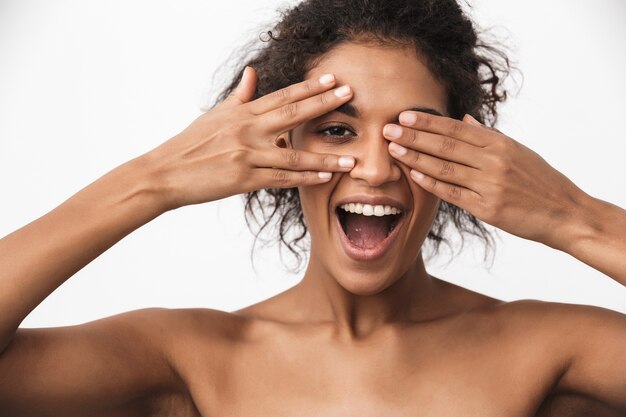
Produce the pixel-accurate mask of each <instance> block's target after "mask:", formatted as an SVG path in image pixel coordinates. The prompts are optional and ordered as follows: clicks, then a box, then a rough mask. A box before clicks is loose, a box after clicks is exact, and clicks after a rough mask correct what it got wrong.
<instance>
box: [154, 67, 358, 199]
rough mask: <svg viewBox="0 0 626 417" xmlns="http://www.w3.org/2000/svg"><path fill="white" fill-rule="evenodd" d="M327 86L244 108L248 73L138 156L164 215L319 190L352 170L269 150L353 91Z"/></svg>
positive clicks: (251, 82) (290, 91) (340, 160)
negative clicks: (256, 194)
mask: <svg viewBox="0 0 626 417" xmlns="http://www.w3.org/2000/svg"><path fill="white" fill-rule="evenodd" d="M334 84H335V78H334V76H332V75H326V76H323V77H321V78H320V79H319V80H305V81H303V82H301V83H298V84H294V85H291V86H289V87H286V88H284V89H281V90H278V91H276V92H273V93H271V94H268V95H266V96H263V97H260V98H258V99H257V100H254V101H250V100H251V98H252V97H253V95H254V91H255V88H256V73H255V71H254V69H253V68H251V67H247V68H246V70H245V71H244V74H243V76H242V79H241V81H240V83H239V85H238V87H237V89H236V90H234V91H233V93H231V94H230V96H229V97H228V98H227V99H226V100H224V101H223V102H222V103H220V104H219V105H217V106H216V107H214V108H213V109H211V110H210V111H208V112H206V113H204V114H202V115H201V116H199V117H198V118H197V119H196V120H194V121H193V122H192V123H191V125H189V126H188V127H187V128H186V129H185V130H183V131H182V132H181V133H179V134H178V135H176V136H174V137H173V138H171V139H169V140H168V141H166V142H164V143H162V144H161V145H159V146H158V147H156V148H154V149H153V150H151V151H150V152H148V153H146V154H144V155H143V156H144V157H146V158H148V160H149V161H150V166H151V167H152V168H154V169H155V170H156V176H157V181H159V185H160V186H161V188H162V190H163V198H164V200H165V201H163V203H164V207H165V209H166V210H172V209H176V208H178V207H182V206H185V205H190V204H198V203H204V202H209V201H214V200H218V199H221V198H225V197H229V196H232V195H236V194H240V193H244V192H249V191H253V190H259V189H263V188H289V187H297V186H303V185H315V184H321V183H324V182H327V181H328V180H329V179H330V178H331V176H332V174H331V172H345V171H349V170H350V169H352V166H353V165H354V159H353V158H352V157H340V156H338V155H330V154H317V153H311V152H304V151H299V150H295V149H288V148H283V147H280V146H278V145H277V142H276V141H277V138H279V137H280V136H281V135H282V134H284V133H286V132H288V131H289V130H291V129H293V128H294V127H296V126H298V125H299V124H301V123H303V122H305V121H306V120H310V119H313V118H315V117H319V116H321V115H323V114H325V113H328V112H330V111H332V110H333V109H335V108H337V107H339V106H340V105H342V104H344V103H346V102H347V101H348V100H350V98H351V97H352V90H351V89H350V88H349V87H347V86H344V87H340V88H337V89H332V87H333V86H334ZM342 92H343V93H344V95H342V94H341V93H342Z"/></svg>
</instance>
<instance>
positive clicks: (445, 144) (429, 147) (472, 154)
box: [383, 124, 483, 168]
mask: <svg viewBox="0 0 626 417" xmlns="http://www.w3.org/2000/svg"><path fill="white" fill-rule="evenodd" d="M383 135H384V136H385V138H387V139H389V140H390V141H392V142H394V143H397V144H399V145H402V146H404V147H405V148H409V149H413V150H416V151H418V152H423V153H427V154H430V155H433V156H436V157H439V158H442V159H446V160H448V161H453V162H458V163H460V164H463V165H467V166H470V167H475V168H480V167H481V165H480V162H481V160H482V159H483V158H482V156H483V151H482V148H479V147H477V146H474V145H470V144H469V143H467V142H463V141H461V140H458V139H454V138H452V137H450V136H443V135H438V134H436V133H430V132H425V131H423V130H416V129H412V128H410V127H402V126H399V125H396V124H388V125H386V126H385V127H384V128H383Z"/></svg>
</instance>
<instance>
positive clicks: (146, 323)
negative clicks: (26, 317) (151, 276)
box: [0, 309, 177, 417]
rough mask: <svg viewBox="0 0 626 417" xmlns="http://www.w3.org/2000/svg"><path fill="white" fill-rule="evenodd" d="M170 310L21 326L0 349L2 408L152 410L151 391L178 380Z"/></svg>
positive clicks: (69, 412)
mask: <svg viewBox="0 0 626 417" xmlns="http://www.w3.org/2000/svg"><path fill="white" fill-rule="evenodd" d="M168 311H170V310H167V309H144V310H137V311H132V312H128V313H123V314H119V315H116V316H112V317H107V318H105V319H100V320H96V321H92V322H89V323H85V324H81V325H77V326H66V327H56V328H41V329H18V331H17V333H16V334H15V336H14V338H13V340H12V341H11V343H10V344H9V346H8V347H7V348H6V350H5V351H4V352H3V353H2V354H1V355H0V414H2V415H11V416H14V417H19V416H32V415H37V416H42V417H43V416H59V415H63V416H67V417H70V416H75V415H76V416H77V415H81V416H83V415H91V416H98V415H109V416H110V415H126V413H133V415H141V414H144V413H145V411H144V409H142V407H147V404H148V400H149V399H150V398H152V397H155V396H158V395H159V394H161V393H166V392H167V391H168V390H170V389H171V387H172V386H174V384H175V383H176V378H177V377H176V372H175V371H174V370H173V368H172V367H171V365H170V361H169V360H168V356H167V346H168V343H169V338H170V336H169V335H168V331H167V328H166V327H167V324H166V323H167V319H166V317H167V316H168Z"/></svg>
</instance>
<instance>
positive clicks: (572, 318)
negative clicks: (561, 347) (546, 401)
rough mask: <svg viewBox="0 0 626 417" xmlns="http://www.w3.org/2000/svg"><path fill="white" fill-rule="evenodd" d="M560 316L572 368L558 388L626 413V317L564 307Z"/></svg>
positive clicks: (591, 309) (588, 309)
mask: <svg viewBox="0 0 626 417" xmlns="http://www.w3.org/2000/svg"><path fill="white" fill-rule="evenodd" d="M561 308H562V309H563V311H562V312H561V313H562V314H559V316H560V319H559V322H560V326H561V331H563V332H564V334H565V335H566V336H565V337H564V338H563V342H564V343H566V348H567V350H568V351H569V352H570V353H569V366H568V367H567V369H566V371H565V373H564V374H563V376H562V378H561V380H560V381H559V383H558V385H557V387H556V389H557V390H563V391H566V392H574V393H578V394H581V395H584V396H588V397H591V398H593V399H595V400H597V401H600V402H602V403H604V404H606V405H608V406H610V407H613V408H616V409H617V410H619V411H621V412H626V315H624V314H621V313H618V312H616V311H612V310H608V309H604V308H601V307H593V306H580V305H566V304H563V305H562V307H561Z"/></svg>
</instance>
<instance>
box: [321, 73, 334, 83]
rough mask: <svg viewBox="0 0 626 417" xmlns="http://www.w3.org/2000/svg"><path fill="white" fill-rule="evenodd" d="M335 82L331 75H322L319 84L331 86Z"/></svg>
mask: <svg viewBox="0 0 626 417" xmlns="http://www.w3.org/2000/svg"><path fill="white" fill-rule="evenodd" d="M334 81H335V76H334V75H333V74H324V75H322V76H321V77H320V84H322V85H331V84H332V83H333V82H334Z"/></svg>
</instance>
